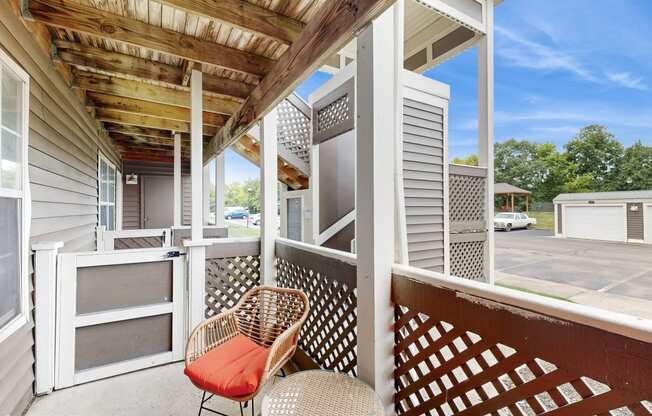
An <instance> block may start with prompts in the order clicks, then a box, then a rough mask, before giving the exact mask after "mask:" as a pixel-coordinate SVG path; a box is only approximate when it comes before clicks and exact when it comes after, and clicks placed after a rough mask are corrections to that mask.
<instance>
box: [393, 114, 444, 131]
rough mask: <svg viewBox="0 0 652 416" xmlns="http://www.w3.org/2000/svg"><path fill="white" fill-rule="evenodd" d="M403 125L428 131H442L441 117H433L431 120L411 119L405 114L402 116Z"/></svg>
mask: <svg viewBox="0 0 652 416" xmlns="http://www.w3.org/2000/svg"><path fill="white" fill-rule="evenodd" d="M403 123H404V124H405V125H407V126H414V127H421V128H424V129H428V130H433V131H438V132H442V131H443V129H444V125H443V121H442V117H441V116H439V117H436V118H435V117H433V118H431V119H425V118H418V117H411V116H409V115H407V114H404V115H403Z"/></svg>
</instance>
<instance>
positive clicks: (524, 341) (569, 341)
mask: <svg viewBox="0 0 652 416" xmlns="http://www.w3.org/2000/svg"><path fill="white" fill-rule="evenodd" d="M408 276H409V277H408ZM392 298H393V301H394V303H395V315H396V316H395V318H396V321H395V327H394V335H395V347H394V355H395V364H396V368H395V373H394V382H395V409H396V413H397V414H398V415H421V414H427V415H452V414H454V415H485V414H491V415H519V416H520V415H555V416H561V415H568V416H571V415H572V416H583V415H614V416H615V415H650V414H652V404H651V403H650V402H649V401H646V400H650V399H652V327H651V326H650V325H649V323H647V324H644V323H641V321H637V320H635V319H633V318H630V317H624V316H618V317H611V318H610V319H606V318H604V317H601V316H600V315H599V312H596V311H594V310H593V309H590V308H585V307H580V306H577V305H572V304H565V303H564V302H561V301H551V300H547V299H546V298H542V297H539V296H533V295H529V294H522V293H520V292H515V291H512V290H505V289H502V288H493V287H487V286H486V285H484V284H479V283H476V282H467V281H457V282H451V280H450V279H443V278H442V279H439V278H437V277H434V275H430V274H427V273H424V272H419V271H416V270H414V269H409V268H404V267H396V268H395V274H394V276H393V278H392Z"/></svg>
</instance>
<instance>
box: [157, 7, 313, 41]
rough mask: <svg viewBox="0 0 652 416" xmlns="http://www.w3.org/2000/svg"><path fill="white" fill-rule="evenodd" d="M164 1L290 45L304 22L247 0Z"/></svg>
mask: <svg viewBox="0 0 652 416" xmlns="http://www.w3.org/2000/svg"><path fill="white" fill-rule="evenodd" d="M162 2H163V3H164V4H168V5H170V6H174V7H176V8H178V9H181V10H185V11H186V12H189V13H192V14H196V15H198V16H203V17H208V18H211V19H215V20H218V21H221V22H224V23H227V24H229V25H231V26H234V27H236V28H238V29H241V30H243V31H245V32H250V33H255V34H257V35H260V36H265V37H268V38H271V39H273V40H275V41H277V42H280V43H283V44H286V45H290V44H291V43H292V42H294V41H295V40H296V39H297V38H298V37H299V33H300V32H301V30H302V29H303V26H304V24H303V23H301V22H300V21H298V20H295V19H292V18H290V17H287V16H284V15H282V14H280V13H276V12H274V11H272V10H269V9H266V8H264V7H260V6H258V5H256V4H253V3H250V2H248V1H245V0H163V1H162Z"/></svg>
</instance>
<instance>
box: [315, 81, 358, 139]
mask: <svg viewBox="0 0 652 416" xmlns="http://www.w3.org/2000/svg"><path fill="white" fill-rule="evenodd" d="M312 110H313V111H312V113H313V115H312V118H313V120H312V129H313V131H312V135H313V137H312V140H313V143H315V144H318V143H322V142H324V141H326V140H329V139H332V138H333V137H337V136H339V135H340V134H342V133H344V132H347V131H349V130H352V129H353V128H354V127H355V120H354V118H355V82H354V81H353V78H350V79H349V80H347V81H345V82H344V83H343V84H342V85H340V86H339V87H337V88H335V89H334V90H333V91H331V92H329V93H328V95H326V96H325V97H323V98H321V99H320V100H319V101H317V102H316V103H314V105H313V108H312Z"/></svg>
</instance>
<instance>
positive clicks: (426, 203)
mask: <svg viewBox="0 0 652 416" xmlns="http://www.w3.org/2000/svg"><path fill="white" fill-rule="evenodd" d="M405 206H406V207H443V206H444V201H442V200H441V199H432V198H408V197H406V198H405Z"/></svg>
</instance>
